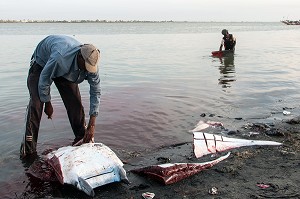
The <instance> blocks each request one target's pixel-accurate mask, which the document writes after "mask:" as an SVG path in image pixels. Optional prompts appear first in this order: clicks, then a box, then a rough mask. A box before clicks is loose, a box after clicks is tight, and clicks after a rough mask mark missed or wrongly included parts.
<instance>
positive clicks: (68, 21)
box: [0, 19, 274, 23]
mask: <svg viewBox="0 0 300 199" xmlns="http://www.w3.org/2000/svg"><path fill="white" fill-rule="evenodd" d="M273 22H274V21H273ZM273 22H272V21H270V22H267V21H266V22H258V21H228V22H224V21H173V20H165V21H147V20H114V21H113V20H98V19H97V20H10V19H8V20H3V19H0V23H273Z"/></svg>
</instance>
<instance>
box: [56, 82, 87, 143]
mask: <svg viewBox="0 0 300 199" xmlns="http://www.w3.org/2000/svg"><path fill="white" fill-rule="evenodd" d="M54 83H55V85H56V87H57V89H58V91H59V93H60V96H61V98H62V100H63V102H64V105H65V107H66V109H67V114H68V117H69V121H70V124H71V127H72V130H73V132H74V135H75V139H77V140H78V139H81V138H83V136H84V133H85V115H84V108H83V105H82V102H81V95H80V91H79V87H78V84H75V83H73V82H70V81H68V80H66V79H65V78H63V77H58V78H55V79H54Z"/></svg>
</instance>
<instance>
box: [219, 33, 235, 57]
mask: <svg viewBox="0 0 300 199" xmlns="http://www.w3.org/2000/svg"><path fill="white" fill-rule="evenodd" d="M222 35H224V37H223V38H222V41H221V45H220V48H219V51H221V50H222V48H223V46H224V49H225V50H232V51H233V52H234V50H235V44H236V38H235V37H234V36H233V34H229V32H228V30H226V29H223V30H222Z"/></svg>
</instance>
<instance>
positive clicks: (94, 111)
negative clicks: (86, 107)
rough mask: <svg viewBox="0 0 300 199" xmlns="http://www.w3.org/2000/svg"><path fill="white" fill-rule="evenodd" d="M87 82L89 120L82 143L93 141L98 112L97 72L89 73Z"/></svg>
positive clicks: (98, 83) (98, 80)
mask: <svg viewBox="0 0 300 199" xmlns="http://www.w3.org/2000/svg"><path fill="white" fill-rule="evenodd" d="M88 82H89V84H90V112H89V115H90V120H89V123H88V126H87V129H86V131H85V134H84V137H83V143H88V142H90V141H92V142H93V138H94V134H95V126H96V118H97V116H98V113H99V106H100V95H101V88H100V77H99V73H98V72H97V73H90V74H89V75H88Z"/></svg>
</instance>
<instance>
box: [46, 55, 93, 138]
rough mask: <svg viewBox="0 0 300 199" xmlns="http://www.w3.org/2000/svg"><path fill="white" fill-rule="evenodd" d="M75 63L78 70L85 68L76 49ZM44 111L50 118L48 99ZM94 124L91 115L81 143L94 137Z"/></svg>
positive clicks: (51, 111) (51, 112) (51, 110)
mask: <svg viewBox="0 0 300 199" xmlns="http://www.w3.org/2000/svg"><path fill="white" fill-rule="evenodd" d="M77 64H78V67H79V69H80V70H86V68H85V61H84V59H83V57H82V55H81V53H80V51H78V54H77ZM44 112H45V114H46V115H47V116H48V119H52V115H53V107H52V104H51V102H50V101H49V102H45V108H44ZM95 124H96V117H95V116H92V115H91V116H90V120H89V123H88V126H87V129H86V131H85V134H84V137H83V143H89V142H90V141H92V139H93V138H94V133H95Z"/></svg>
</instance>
